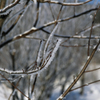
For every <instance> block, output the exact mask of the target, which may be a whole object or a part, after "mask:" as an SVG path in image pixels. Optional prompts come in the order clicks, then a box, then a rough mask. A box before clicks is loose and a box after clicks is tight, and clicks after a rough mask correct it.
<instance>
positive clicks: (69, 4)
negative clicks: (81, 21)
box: [37, 0, 92, 6]
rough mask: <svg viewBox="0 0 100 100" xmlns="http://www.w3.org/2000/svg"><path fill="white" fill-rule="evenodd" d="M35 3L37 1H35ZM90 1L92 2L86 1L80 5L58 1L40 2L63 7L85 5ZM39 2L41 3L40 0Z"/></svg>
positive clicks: (45, 0) (43, 0)
mask: <svg viewBox="0 0 100 100" xmlns="http://www.w3.org/2000/svg"><path fill="white" fill-rule="evenodd" d="M37 1H39V0H37ZM90 1H92V0H87V1H85V2H80V3H65V2H59V1H51V0H42V3H52V4H59V5H63V6H79V5H83V4H86V3H88V2H90ZM40 2H41V0H40Z"/></svg>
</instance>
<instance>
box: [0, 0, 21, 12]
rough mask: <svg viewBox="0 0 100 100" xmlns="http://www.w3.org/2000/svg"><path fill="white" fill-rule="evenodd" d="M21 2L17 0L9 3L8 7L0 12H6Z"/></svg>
mask: <svg viewBox="0 0 100 100" xmlns="http://www.w3.org/2000/svg"><path fill="white" fill-rule="evenodd" d="M19 2H20V0H16V1H15V2H14V3H12V4H10V5H8V6H6V7H5V8H3V9H0V13H4V12H6V11H7V10H11V9H13V7H14V6H16V5H17V4H18V3H19Z"/></svg>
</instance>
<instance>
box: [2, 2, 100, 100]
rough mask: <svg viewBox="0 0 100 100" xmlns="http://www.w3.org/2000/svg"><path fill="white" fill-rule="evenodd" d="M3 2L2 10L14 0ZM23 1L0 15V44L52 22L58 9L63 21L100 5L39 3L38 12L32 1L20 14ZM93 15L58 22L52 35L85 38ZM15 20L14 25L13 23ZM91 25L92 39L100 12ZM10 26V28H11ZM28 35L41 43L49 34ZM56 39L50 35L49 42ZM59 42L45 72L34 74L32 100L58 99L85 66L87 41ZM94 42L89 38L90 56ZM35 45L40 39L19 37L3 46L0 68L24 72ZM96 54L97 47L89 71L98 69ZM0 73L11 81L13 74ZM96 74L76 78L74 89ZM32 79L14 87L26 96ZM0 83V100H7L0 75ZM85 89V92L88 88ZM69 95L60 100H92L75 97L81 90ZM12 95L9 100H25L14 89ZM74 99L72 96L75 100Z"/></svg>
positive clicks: (99, 25)
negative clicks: (7, 13) (36, 76)
mask: <svg viewBox="0 0 100 100" xmlns="http://www.w3.org/2000/svg"><path fill="white" fill-rule="evenodd" d="M3 1H5V5H4V6H3V8H4V7H5V6H7V5H9V4H11V3H12V2H14V1H15V0H3ZM27 1H28V0H20V3H19V4H17V5H16V6H14V7H13V9H12V11H11V12H10V14H9V15H8V16H7V17H5V16H3V18H2V16H1V15H0V18H1V19H2V20H1V22H0V36H1V39H0V44H1V43H3V42H4V41H6V40H8V39H9V38H11V37H13V36H16V35H18V34H21V33H23V32H25V31H27V30H29V29H31V28H32V27H33V26H35V27H36V28H39V27H41V26H43V25H44V24H46V23H49V22H51V21H53V20H56V19H57V17H58V15H59V12H60V9H62V10H61V13H60V15H59V19H63V18H67V17H72V16H74V15H77V14H80V13H82V12H85V11H88V10H90V9H94V8H96V7H98V6H99V3H100V0H92V1H91V2H89V3H87V4H84V5H80V6H61V5H58V4H49V3H40V4H39V10H37V4H35V3H34V2H32V1H29V2H28V4H27V9H25V10H24V12H23V11H22V9H24V7H25V4H26V2H27ZM57 1H60V0H57ZM84 1H86V0H77V2H84ZM1 2H2V0H0V9H2V5H1ZM60 2H61V1H60ZM64 2H66V3H74V2H76V0H64ZM61 7H62V8H61ZM19 11H20V12H19ZM18 12H19V14H18ZM95 12H96V10H93V11H91V12H89V13H87V14H83V15H82V16H79V17H75V18H72V19H70V20H67V21H63V22H60V23H59V26H58V29H57V30H56V32H55V34H58V35H64V36H74V35H75V36H89V35H90V29H89V28H91V25H92V23H93V17H94V14H95ZM21 13H23V14H21ZM37 13H39V16H38V21H37V23H36V18H37V17H36V16H37ZM19 15H20V16H19ZM4 17H5V18H4ZM19 17H20V18H19ZM18 18H19V19H18ZM16 21H18V22H17V23H16ZM35 24H36V25H35ZM12 25H13V26H12ZM93 25H94V26H96V27H94V28H93V30H92V36H99V34H100V33H99V32H100V11H98V12H97V14H96V18H95V20H94V24H93ZM11 26H12V27H13V28H11ZM54 26H55V25H54V24H53V25H50V26H48V27H46V28H44V30H46V31H48V32H50V33H51V32H52V30H53V28H54ZM9 28H11V30H10V31H9V32H8V33H7V34H5V32H6V31H7V30H8V29H9ZM29 36H31V37H35V38H39V39H41V40H42V39H48V37H49V34H47V33H46V32H44V31H42V30H39V31H37V32H34V33H33V34H31V35H29ZM58 38H59V37H56V36H54V37H53V42H55V41H56V40H57V39H58ZM63 41H64V42H63V43H62V44H61V45H60V48H59V49H58V51H57V53H56V56H55V58H54V60H53V62H52V63H51V64H50V66H49V67H48V68H47V69H45V70H43V72H41V73H40V75H38V78H37V81H36V84H35V89H34V95H33V98H32V100H56V98H57V97H59V95H60V94H62V93H63V92H64V91H65V90H66V89H67V87H68V86H69V85H70V83H71V82H72V81H73V80H74V77H76V76H77V75H78V73H79V72H80V70H81V69H82V67H83V66H84V64H85V63H86V60H87V57H88V56H87V51H88V39H82V38H63ZM97 43H98V39H91V42H90V53H91V51H92V50H93V47H94V46H96V44H97ZM39 44H40V40H38V39H32V38H31V39H30V38H21V39H19V40H16V41H14V42H11V43H9V44H7V45H5V46H4V47H2V48H1V49H0V67H1V68H5V69H9V70H13V71H15V70H21V69H25V68H26V67H27V66H29V65H30V64H31V63H33V62H34V61H35V60H36V58H37V54H38V48H39ZM99 53H100V48H98V50H97V52H96V53H95V55H94V57H93V59H92V61H91V63H90V64H89V66H88V69H87V70H92V69H96V68H99V67H100V55H99ZM0 73H2V74H3V75H5V76H6V77H7V78H10V77H12V78H14V76H13V75H10V74H6V73H3V72H0ZM99 73H100V71H99V70H96V71H93V72H90V73H85V74H84V76H83V77H82V79H80V80H79V82H78V83H77V84H76V87H77V86H80V85H83V84H85V83H89V82H92V81H95V80H99V79H100V74H99ZM34 79H35V75H33V79H32V80H33V81H32V82H30V76H25V77H24V78H22V79H21V81H20V82H19V85H18V88H19V89H20V90H21V91H22V92H23V93H25V94H26V95H28V90H29V84H31V85H32V84H33V82H34ZM0 80H1V81H0V95H1V97H3V99H1V100H8V98H9V95H10V94H11V93H12V91H13V87H12V85H11V84H9V83H8V82H6V81H3V77H2V76H0ZM16 82H17V80H16V81H14V82H13V84H16ZM98 87H99V86H96V87H95V88H94V89H93V90H90V92H89V93H90V94H89V95H91V93H92V92H93V91H94V90H95V89H97V88H98ZM86 88H87V87H86ZM88 88H89V87H88ZM90 88H91V87H90ZM87 90H88V91H89V89H87ZM91 91H92V92H91ZM99 92H100V90H98V93H99ZM71 93H72V94H71ZM71 93H70V94H69V95H68V96H67V97H66V98H65V99H64V100H92V99H89V98H87V99H84V98H83V99H82V98H79V96H80V95H84V93H85V88H82V89H79V90H77V91H76V92H75V91H73V92H71ZM16 94H17V96H16V97H14V99H13V96H12V97H11V100H28V99H27V98H25V96H23V95H22V94H21V93H20V92H19V91H17V90H16ZM76 95H78V98H77V97H76ZM74 97H76V99H75V98H74ZM90 97H91V96H90ZM96 100H99V99H96Z"/></svg>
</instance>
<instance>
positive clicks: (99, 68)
mask: <svg viewBox="0 0 100 100" xmlns="http://www.w3.org/2000/svg"><path fill="white" fill-rule="evenodd" d="M99 69H100V68H96V69H92V70H87V71H85V73H88V72H93V71H96V70H99Z"/></svg>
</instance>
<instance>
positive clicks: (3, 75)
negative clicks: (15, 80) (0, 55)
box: [0, 73, 29, 98]
mask: <svg viewBox="0 0 100 100" xmlns="http://www.w3.org/2000/svg"><path fill="white" fill-rule="evenodd" d="M0 75H1V76H2V77H3V78H5V79H6V80H7V81H8V82H9V83H10V84H11V85H12V86H14V88H16V89H17V90H18V91H19V92H20V93H21V94H23V95H24V96H25V97H26V98H29V97H27V96H26V95H25V94H24V93H23V92H21V91H20V90H19V89H18V88H17V87H16V86H15V85H13V84H12V83H11V82H10V81H9V80H8V79H7V78H6V77H5V76H4V75H2V74H1V73H0Z"/></svg>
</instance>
